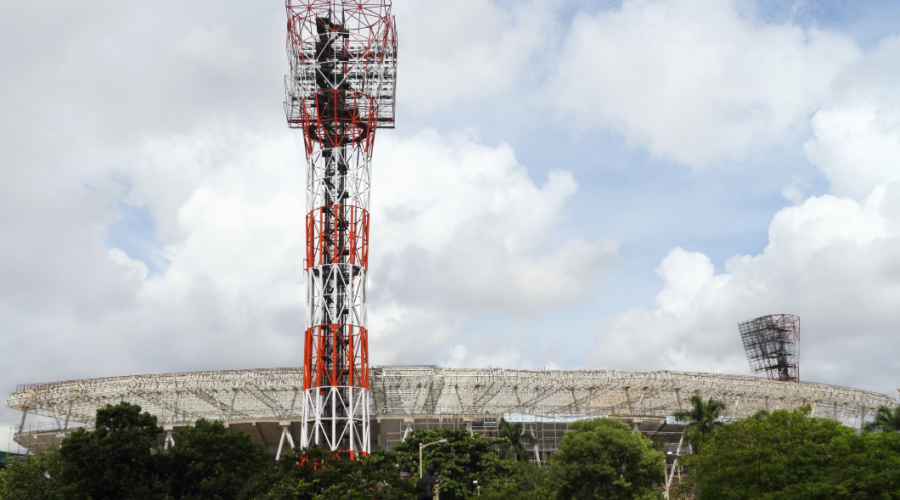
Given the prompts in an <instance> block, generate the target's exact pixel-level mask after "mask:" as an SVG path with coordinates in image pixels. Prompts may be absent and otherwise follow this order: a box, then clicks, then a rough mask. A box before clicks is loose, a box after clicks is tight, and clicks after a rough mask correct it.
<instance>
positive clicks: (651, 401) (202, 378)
mask: <svg viewBox="0 0 900 500" xmlns="http://www.w3.org/2000/svg"><path fill="white" fill-rule="evenodd" d="M305 374H306V371H305V370H303V369H302V368H276V369H260V370H238V371H218V372H195V373H168V374H159V375H131V376H124V377H110V378H99V379H90V380H71V381H66V382H52V383H46V384H31V385H22V386H19V387H18V389H17V391H16V392H15V393H13V394H11V395H10V396H9V398H8V399H7V402H6V404H7V406H8V407H10V408H13V409H17V410H20V411H22V412H23V414H22V423H21V424H20V426H19V428H18V429H17V432H16V434H15V440H16V442H17V443H19V444H21V445H23V446H26V447H28V448H29V449H32V448H34V447H35V446H37V445H38V444H40V443H58V441H59V440H60V439H61V438H62V437H63V436H64V435H65V434H66V433H67V432H69V431H70V430H71V429H72V428H73V427H93V425H94V418H95V414H96V411H97V409H98V408H102V407H104V406H105V405H106V404H116V403H119V402H120V401H128V402H130V403H133V404H137V405H140V406H141V408H143V409H144V410H145V411H148V412H150V413H151V414H153V415H156V416H157V418H158V419H159V423H160V425H162V426H163V427H164V428H169V429H171V428H177V427H183V426H186V425H191V424H192V423H193V422H194V421H196V420H198V419H201V418H205V419H208V420H222V421H224V422H225V423H226V425H228V426H230V427H232V428H234V429H243V430H245V431H246V432H249V433H251V435H257V436H258V437H259V439H258V440H259V441H261V442H264V443H269V444H270V445H272V447H274V446H275V445H276V444H280V443H279V439H282V440H284V439H286V438H285V434H286V435H287V437H290V438H291V439H289V440H287V441H288V444H290V442H293V441H295V440H296V438H297V437H298V435H295V433H298V432H299V436H302V432H300V431H301V427H302V425H301V424H302V423H305V422H307V421H308V420H307V417H306V414H304V413H303V410H302V409H301V405H302V403H301V399H302V396H303V379H304V377H305V376H306V375H305ZM369 380H370V381H371V384H370V385H371V396H372V397H371V399H369V401H368V403H369V406H368V407H367V408H366V414H370V415H371V416H372V418H373V419H379V420H381V419H385V418H389V417H390V418H395V419H400V420H403V421H405V420H404V419H407V420H409V421H410V422H413V423H414V424H415V425H414V428H420V427H421V425H430V426H458V427H460V426H461V427H462V428H469V427H471V430H473V431H475V432H487V431H483V430H480V429H481V427H484V429H491V428H493V427H495V426H496V420H497V419H499V417H501V416H503V417H505V418H507V419H518V420H519V421H525V422H532V423H534V424H535V425H536V426H537V425H538V424H539V423H540V424H541V425H542V426H543V427H541V428H547V429H555V430H554V431H553V432H560V429H563V430H564V426H562V427H560V426H556V427H554V426H552V425H550V426H549V427H548V425H549V424H552V423H554V422H556V423H559V422H567V421H571V420H573V419H578V418H588V417H599V416H607V417H615V418H619V419H622V420H625V421H629V422H632V423H633V425H637V426H640V427H641V429H642V430H645V431H646V430H648V429H650V430H652V429H651V428H652V426H654V425H659V426H660V428H661V427H662V425H663V424H665V423H666V422H667V421H668V420H671V419H669V418H668V417H670V416H671V415H672V414H673V413H674V412H676V411H678V410H681V409H685V408H686V407H687V405H689V402H688V401H689V399H690V397H691V396H692V395H694V394H699V395H700V396H701V397H703V398H704V399H705V398H716V399H718V400H721V401H723V402H725V405H726V411H725V414H724V415H723V417H725V418H728V419H739V418H745V417H747V416H750V415H753V414H754V413H756V412H757V411H758V410H761V409H768V410H778V409H794V408H798V407H800V406H804V405H807V404H808V405H810V407H811V408H812V416H814V417H819V418H828V419H832V420H836V421H838V422H842V423H844V424H845V425H850V426H853V427H856V428H859V427H861V426H862V425H863V424H864V423H865V422H866V421H868V420H870V419H871V417H872V415H873V414H874V413H875V411H876V410H877V409H878V407H879V406H882V405H884V406H887V407H889V408H895V407H896V406H897V403H896V402H895V401H894V400H893V399H891V398H890V397H888V396H885V395H883V394H878V393H875V392H870V391H865V390H860V389H851V388H847V387H839V386H833V385H826V384H816V383H810V382H799V383H784V382H780V381H774V380H766V379H764V378H758V377H748V376H737V375H720V374H711V373H681V372H668V371H649V372H647V371H619V370H584V371H556V370H549V371H543V370H509V369H502V368H480V369H467V368H439V367H435V366H385V367H375V368H372V369H370V370H369ZM28 415H32V416H34V415H37V416H42V417H45V418H44V419H43V422H39V423H32V424H29V425H26V417H27V416H28ZM32 420H34V419H32ZM430 421H434V422H432V423H428V422H430ZM416 422H418V423H416ZM423 422H424V424H423ZM453 422H456V423H453ZM669 423H670V424H671V423H672V422H669ZM242 426H243V427H242ZM266 426H269V427H268V428H267V427H266ZM473 426H474V427H473ZM648 426H649V427H648ZM536 429H537V427H536ZM383 431H384V429H383ZM397 431H398V432H402V431H403V429H402V428H399V427H398V429H397ZM385 432H387V431H385ZM391 432H394V431H391ZM400 436H402V434H401V435H394V434H391V435H387V434H385V435H384V439H383V440H382V442H381V446H382V447H384V446H385V445H388V446H389V445H390V444H391V442H397V441H398V440H399V439H401V437H400ZM365 438H366V441H365V442H367V443H368V442H370V436H368V435H367V436H365ZM548 440H551V438H548ZM548 446H549V442H548ZM273 451H274V450H273Z"/></svg>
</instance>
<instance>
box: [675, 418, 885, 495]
mask: <svg viewBox="0 0 900 500" xmlns="http://www.w3.org/2000/svg"><path fill="white" fill-rule="evenodd" d="M808 412H809V407H805V408H802V409H799V410H795V411H792V412H788V411H784V410H776V411H774V412H772V413H759V414H757V415H755V416H753V417H751V418H748V419H746V420H741V421H738V422H734V423H732V424H728V425H724V426H722V427H720V428H719V429H718V430H716V432H714V433H712V434H711V435H709V436H708V438H707V439H706V440H704V444H703V450H702V451H701V452H700V453H699V454H695V455H694V456H692V457H689V458H688V459H687V463H688V465H690V466H691V472H690V476H689V482H688V484H687V488H688V489H692V490H693V491H694V492H695V493H696V494H697V497H698V498H700V499H701V500H702V499H744V498H771V499H794V498H898V496H900V495H898V492H900V434H897V433H878V434H858V433H856V432H855V431H854V430H853V429H851V428H849V427H845V426H843V425H841V424H839V423H837V422H834V421H831V420H825V419H818V418H809V417H808V416H807V414H808Z"/></svg>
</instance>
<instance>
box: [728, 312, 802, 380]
mask: <svg viewBox="0 0 900 500" xmlns="http://www.w3.org/2000/svg"><path fill="white" fill-rule="evenodd" d="M738 327H739V328H740V331H741V341H743V343H744V351H746V353H747V359H748V360H749V361H750V368H751V369H752V370H753V371H754V372H755V373H760V372H763V371H764V372H766V376H768V377H769V380H781V381H784V382H799V381H800V317H799V316H794V315H793V314H772V315H769V316H762V317H759V318H756V319H752V320H750V321H745V322H743V323H740V324H739V325H738Z"/></svg>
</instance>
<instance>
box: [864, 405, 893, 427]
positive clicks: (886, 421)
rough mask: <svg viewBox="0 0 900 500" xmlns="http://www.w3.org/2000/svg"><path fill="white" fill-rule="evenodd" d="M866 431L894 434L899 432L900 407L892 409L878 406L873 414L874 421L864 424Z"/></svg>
mask: <svg viewBox="0 0 900 500" xmlns="http://www.w3.org/2000/svg"><path fill="white" fill-rule="evenodd" d="M866 430H867V431H870V432H871V431H882V432H896V431H900V406H898V407H896V408H894V409H893V411H892V410H891V409H890V408H888V407H887V406H879V407H878V410H877V411H876V412H875V420H874V421H873V422H869V423H868V424H866Z"/></svg>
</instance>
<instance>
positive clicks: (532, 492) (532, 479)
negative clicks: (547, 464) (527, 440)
mask: <svg viewBox="0 0 900 500" xmlns="http://www.w3.org/2000/svg"><path fill="white" fill-rule="evenodd" d="M509 465H510V469H511V470H510V477H509V481H508V483H507V484H503V485H499V486H495V487H492V488H485V487H482V488H481V498H484V500H501V499H510V500H551V499H553V498H555V496H556V495H555V494H554V493H553V492H552V491H550V490H549V489H547V488H546V487H545V483H546V482H547V471H546V470H545V469H544V468H543V467H541V466H540V465H537V464H534V463H532V462H525V461H522V462H512V463H510V464H509Z"/></svg>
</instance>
